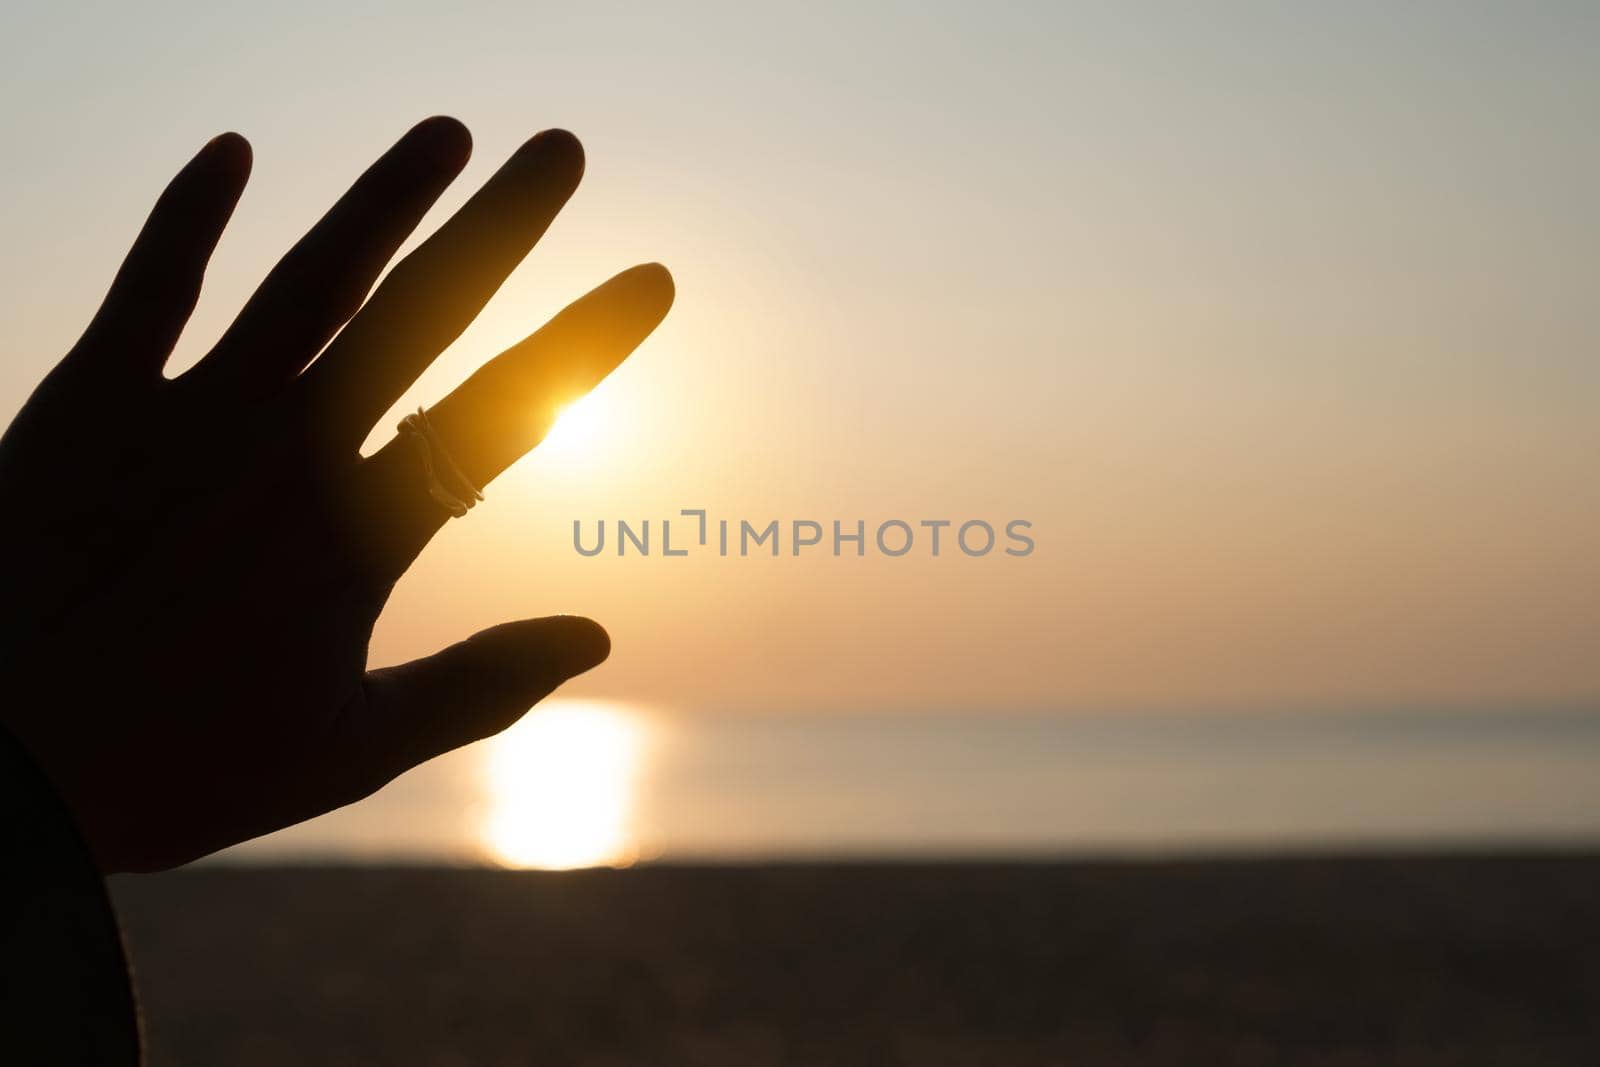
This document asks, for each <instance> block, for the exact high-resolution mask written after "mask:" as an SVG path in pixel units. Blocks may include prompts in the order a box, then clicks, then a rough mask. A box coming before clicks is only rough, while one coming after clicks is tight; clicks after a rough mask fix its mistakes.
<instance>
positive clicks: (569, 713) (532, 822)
mask: <svg viewBox="0 0 1600 1067" xmlns="http://www.w3.org/2000/svg"><path fill="white" fill-rule="evenodd" d="M645 740H646V738H645V729H644V725H643V723H642V722H641V721H640V720H639V719H638V718H637V717H636V716H634V715H631V714H629V713H628V712H626V711H623V710H621V709H620V708H618V707H616V706H615V705H610V704H605V703H601V702H596V701H581V700H565V701H555V702H552V703H551V704H550V705H548V706H546V707H541V708H538V709H536V710H534V711H533V712H532V713H531V714H529V715H528V716H527V717H526V718H525V719H523V720H522V721H521V722H519V723H518V724H517V725H515V726H513V727H512V728H511V729H509V730H507V731H506V732H505V733H503V734H501V735H499V736H498V737H496V738H494V739H493V740H492V741H491V742H489V745H488V754H487V761H488V762H487V766H486V768H485V769H486V774H487V786H488V793H489V812H488V816H487V819H486V821H485V825H484V829H483V837H484V843H485V845H486V846H487V848H488V850H489V852H490V854H491V855H492V856H493V857H494V858H495V859H496V860H497V861H499V862H500V863H503V864H505V865H506V866H508V867H537V868H544V869H549V870H565V869H568V868H573V867H595V866H601V865H606V864H610V865H617V866H620V865H626V864H628V863H630V862H631V861H632V859H633V858H634V856H635V855H636V854H637V851H638V849H637V845H636V843H635V841H634V838H633V834H632V826H631V820H632V814H633V788H634V779H635V777H636V774H637V771H638V766H639V761H640V758H641V756H642V754H643V749H644V744H645Z"/></svg>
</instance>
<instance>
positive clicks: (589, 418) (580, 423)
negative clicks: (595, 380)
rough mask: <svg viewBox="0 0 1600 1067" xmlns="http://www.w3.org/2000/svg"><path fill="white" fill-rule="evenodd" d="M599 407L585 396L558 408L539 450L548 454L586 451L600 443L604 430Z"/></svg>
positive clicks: (600, 406)
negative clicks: (557, 412) (552, 423)
mask: <svg viewBox="0 0 1600 1067" xmlns="http://www.w3.org/2000/svg"><path fill="white" fill-rule="evenodd" d="M602 408H603V404H602V403H601V402H599V401H596V400H595V397H594V394H593V393H589V394H586V395H584V396H580V397H579V398H578V399H576V400H573V401H569V402H568V403H566V404H563V405H562V406H561V411H560V413H559V414H557V415H556V421H555V423H554V425H552V426H551V427H550V432H549V433H547V434H545V436H544V440H543V441H541V442H540V444H539V447H540V448H541V449H543V450H544V451H545V453H546V454H549V453H550V452H553V451H560V452H567V451H580V452H581V451H587V450H589V449H592V448H593V447H594V446H595V445H596V444H598V443H599V442H600V438H601V434H602V433H603V431H604V425H605V416H604V412H603V410H602Z"/></svg>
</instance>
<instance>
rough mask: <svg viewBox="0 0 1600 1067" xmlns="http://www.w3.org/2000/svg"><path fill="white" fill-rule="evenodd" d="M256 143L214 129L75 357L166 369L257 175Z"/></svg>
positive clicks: (174, 185) (163, 201)
mask: <svg viewBox="0 0 1600 1067" xmlns="http://www.w3.org/2000/svg"><path fill="white" fill-rule="evenodd" d="M250 162H251V158H250V143H249V142H248V141H246V140H245V139H244V138H243V137H240V136H239V135H238V134H236V133H225V134H222V135H220V136H218V137H214V138H212V139H211V141H209V142H208V143H207V144H206V146H205V147H204V148H202V149H201V150H200V151H199V153H198V154H197V155H196V156H195V157H194V158H193V159H192V160H190V161H189V163H188V164H187V165H186V166H185V167H184V168H183V169H182V170H181V171H179V172H178V175H177V177H175V178H173V179H172V181H171V182H170V183H169V184H168V185H167V188H166V190H165V191H164V192H163V193H162V194H161V197H160V199H159V200H157V201H156V206H155V208H154V209H153V210H152V211H151V212H150V217H149V219H147V220H146V221H145V224H144V228H143V229H142V230H140V231H139V236H138V238H137V239H136V240H135V241H134V244H133V248H132V249H131V250H130V251H129V252H128V256H127V258H126V259H125V260H123V263H122V267H121V269H119V270H118V271H117V276H116V278H115V279H113V281H112V283H111V290H110V292H108V293H107V294H106V298H105V301H104V302H103V303H102V304H101V305H100V310H99V311H98V312H96V313H95V317H94V319H93V321H91V322H90V323H89V328H88V330H87V331H85V333H84V335H83V338H82V339H81V340H80V341H79V342H78V344H77V345H76V346H75V347H74V348H73V353H72V356H71V357H70V358H74V359H84V358H87V359H90V360H93V361H95V362H96V363H97V364H99V365H100V366H103V367H104V366H110V367H113V368H115V369H117V370H132V371H134V372H139V373H147V374H155V373H159V372H160V370H161V367H162V366H163V365H164V364H165V363H166V360H167V356H168V355H169V354H170V353H171V351H172V349H173V346H174V345H176V344H177V342H178V335H179V334H180V333H181V332H182V331H183V327H184V324H185V323H187V322H188V321H189V315H190V313H191V312H193V311H194V307H195V304H196V303H197V302H198V301H199V299H200V282H201V279H202V278H203V277H204V275H205V270H206V264H207V263H208V262H210V259H211V253H212V251H213V250H215V248H216V246H217V241H218V240H220V239H221V237H222V230H223V227H225V226H226V225H227V224H228V219H229V217H230V216H231V215H232V214H233V209H234V206H235V205H236V204H237V203H238V202H239V196H240V194H241V193H243V192H244V186H245V181H246V180H247V179H248V178H249V176H250Z"/></svg>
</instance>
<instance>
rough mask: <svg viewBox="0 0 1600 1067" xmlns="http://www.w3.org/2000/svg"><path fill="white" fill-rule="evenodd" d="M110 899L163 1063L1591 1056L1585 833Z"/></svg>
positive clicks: (1592, 881)
mask: <svg viewBox="0 0 1600 1067" xmlns="http://www.w3.org/2000/svg"><path fill="white" fill-rule="evenodd" d="M113 891H114V894H115V896H116V898H117V902H118V905H119V908H120V911H121V913H122V917H123V921H124V924H125V927H126V931H127V934H126V936H127V939H128V942H129V945H130V951H131V953H132V955H133V959H134V969H135V972H136V974H137V977H138V980H139V985H140V995H141V999H142V1001H143V1006H144V1012H145V1017H146V1030H147V1042H148V1045H149V1048H150V1051H151V1062H152V1063H153V1064H155V1065H157V1067H160V1065H171V1064H218V1063H227V1064H233V1065H237V1067H248V1065H252V1064H282V1063H296V1064H298V1065H304V1067H312V1065H317V1064H351V1063H362V1064H379V1063H395V1064H400V1063H404V1064H418V1065H434V1064H440V1065H442V1064H475V1065H477V1064H483V1065H490V1064H518V1065H524V1064H528V1063H533V1062H544V1063H562V1064H586V1065H602V1064H604V1065H611V1064H633V1063H686V1064H708V1065H712V1064H754V1065H760V1064H807V1065H809V1064H858V1063H859V1064H894V1063H903V1064H919V1065H920V1064H931V1065H938V1064H971V1063H985V1064H1060V1063H1066V1062H1072V1063H1085V1064H1096V1065H1116V1064H1124V1063H1126V1064H1134V1063H1137V1064H1142V1065H1146V1064H1176V1063H1185V1064H1188V1063H1230V1064H1231V1063H1240V1064H1256V1063H1284V1062H1292V1063H1307V1064H1356V1063H1360V1064H1374V1063H1405V1064H1446V1063H1448V1064H1504V1063H1516V1064H1521V1065H1525V1067H1527V1065H1539V1064H1593V1063H1596V1062H1600V955H1597V954H1596V952H1595V951H1594V946H1595V945H1596V944H1600V855H1584V856H1522V857H1517V856H1504V857H1494V858H1490V857H1484V858H1446V857H1430V858H1402V857H1383V858H1354V859H1319V858H1295V859H1275V860H1259V861H1256V860H1250V861H1244V860H1230V861H1218V862H1199V861H1184V862H1165V863H1162V862H1138V863H1109V862H1108V863H1090V862H1084V863H1060V864H996V865H967V864H959V865H958V864H950V865H931V864H918V865H849V866H828V865H803V866H802V865H792V866H771V867H723V868H711V867H705V868H696V867H676V868H675V867H644V868H636V869H633V870H627V871H611V870H598V871H576V872H567V873H532V872H506V871H494V870H479V869H443V868H432V869H429V868H412V869H405V868H391V869H383V868H324V869H290V868H254V869H231V868H222V867H211V868H204V867H202V868H198V869H192V870H186V871H179V872H175V873H172V874H165V875H156V876H144V877H132V878H119V879H116V880H114V883H113Z"/></svg>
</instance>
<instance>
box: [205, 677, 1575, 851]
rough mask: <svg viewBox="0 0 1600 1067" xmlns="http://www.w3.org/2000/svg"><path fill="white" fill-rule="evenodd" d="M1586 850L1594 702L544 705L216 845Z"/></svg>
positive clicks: (250, 848)
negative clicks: (828, 709)
mask: <svg viewBox="0 0 1600 1067" xmlns="http://www.w3.org/2000/svg"><path fill="white" fill-rule="evenodd" d="M1498 844H1557V845H1583V844H1600V714H1590V715H1552V714H1533V713H1528V714H1503V715H1471V716H1461V715H1455V716H1449V717H1446V716H1443V715H1411V716H1393V717H1375V716H1326V717H1304V716H1300V717H1293V718H1291V717H1287V716H1285V717H1269V716H1238V717H1227V716H1223V717H1218V716H1205V717H1200V716H1194V717H1151V716H1132V715H1129V716H1118V717H1104V718H1098V717H1087V718H1086V717H1082V716H1077V717H1045V716H1029V717H1016V716H1011V717H1007V716H992V715H984V716H979V715H972V716H939V717H921V716H894V717H860V716H855V717H848V718H846V717H821V716H812V717H789V718H777V719H775V718H674V717H665V716H659V715H651V714H647V713H644V712H641V711H638V710H636V709H629V708H625V707H621V706H617V705H607V704H599V703H591V702H576V701H565V702H560V701H557V702H552V703H551V704H550V705H549V706H548V707H547V708H541V710H539V711H536V712H535V713H534V714H533V715H530V716H529V717H528V718H527V719H525V720H524V721H523V722H522V723H521V724H519V726H518V727H516V728H515V729H514V730H513V731H511V732H510V733H508V734H506V735H503V736H502V737H501V738H499V739H496V740H495V741H493V742H489V743H486V744H483V745H479V746H476V747H474V748H471V749H467V750H464V751H461V752H457V753H453V754H451V755H450V756H447V757H445V758H444V759H441V760H438V761H435V763H433V764H431V765H429V766H427V767H423V768H420V769H418V770H416V771H413V772H412V773H411V774H409V775H407V776H405V777H403V778H401V779H400V780H398V781H396V782H395V783H393V784H391V785H390V786H389V787H388V788H387V789H385V790H384V791H383V792H381V793H379V794H378V795H377V796H375V797H373V798H370V799H368V800H367V801H364V802H363V803H361V804H358V805H355V806H354V807H351V808H347V809H345V810H343V811H340V812H335V813H333V814H332V815H328V816H324V817H323V818H321V819H318V820H315V821H313V822H310V823H307V824H305V825H303V826H300V827H296V828H294V829H292V830H288V831H284V832H282V833H279V834H275V835H272V836H271V837H267V838H263V839H261V840H259V841H255V842H251V843H249V844H247V845H244V846H241V847H239V848H236V849H234V850H232V851H231V852H229V853H226V854H225V855H226V857H227V858H229V859H232V860H237V861H277V860H284V859H293V858H316V859H330V858H332V859H344V860H350V861H355V862H361V861H369V860H370V861H377V860H418V861H446V862H492V863H503V864H507V865H512V866H531V867H570V866H585V865H591V864H602V863H613V864H621V863H629V862H633V861H635V860H639V859H645V860H648V859H656V858H663V859H668V860H674V859H676V860H694V859H749V860H755V859H771V858H780V859H781V858H791V857H792V858H799V857H816V856H930V855H933V856H952V857H957V856H983V855H988V856H1007V855H1010V856H1039V855H1061V854H1071V853H1081V852H1106V851H1117V852H1146V853H1161V852H1174V851H1184V852H1187V851H1212V850H1239V849H1246V850H1259V849H1266V848H1282V847H1292V848H1316V847H1347V846H1354V847H1359V846H1379V847H1383V846H1397V847H1417V846H1424V847H1435V846H1436V847H1455V846H1462V845H1498Z"/></svg>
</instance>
